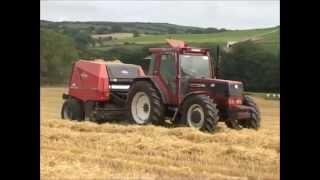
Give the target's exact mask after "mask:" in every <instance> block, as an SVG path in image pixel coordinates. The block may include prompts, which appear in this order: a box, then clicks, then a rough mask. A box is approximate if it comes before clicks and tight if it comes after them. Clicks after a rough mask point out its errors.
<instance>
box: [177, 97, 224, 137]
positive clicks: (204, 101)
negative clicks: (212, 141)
mask: <svg viewBox="0 0 320 180" xmlns="http://www.w3.org/2000/svg"><path fill="white" fill-rule="evenodd" d="M218 112H219V110H218V109H217V107H216V104H215V103H214V102H212V100H211V99H210V98H209V97H208V96H206V95H202V94H200V95H193V96H191V97H189V98H188V99H187V100H186V101H185V102H184V103H183V105H182V117H181V118H180V119H179V120H178V124H179V125H183V126H189V127H192V128H195V129H199V130H201V131H207V132H213V131H214V130H215V129H216V128H217V124H218V120H219V115H218Z"/></svg>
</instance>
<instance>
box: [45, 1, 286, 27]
mask: <svg viewBox="0 0 320 180" xmlns="http://www.w3.org/2000/svg"><path fill="white" fill-rule="evenodd" d="M40 5H41V9H40V12H41V13H40V19H42V20H49V21H118V22H162V23H172V24H178V25H187V26H197V27H216V28H227V29H250V28H263V27H271V26H277V25H280V1H279V0H267V1H266V0H265V1H263V0H249V1H240V0H236V1H107V0H104V1H102V0H100V1H89V0H82V1H76V0H73V1H63V0H58V1H54V0H47V1H40Z"/></svg>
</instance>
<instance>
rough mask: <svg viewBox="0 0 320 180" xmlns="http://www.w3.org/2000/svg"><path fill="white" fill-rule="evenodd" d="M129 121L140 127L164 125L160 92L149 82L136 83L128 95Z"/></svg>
mask: <svg viewBox="0 0 320 180" xmlns="http://www.w3.org/2000/svg"><path fill="white" fill-rule="evenodd" d="M128 110H129V121H130V122H131V123H136V124H140V125H144V124H149V123H152V124H155V125H160V124H164V120H165V116H164V110H165V108H164V105H163V103H162V100H161V97H160V94H159V92H158V91H157V90H156V89H155V88H154V86H153V85H152V84H151V83H149V82H147V81H138V82H135V83H134V84H133V85H132V87H131V88H130V91H129V94H128Z"/></svg>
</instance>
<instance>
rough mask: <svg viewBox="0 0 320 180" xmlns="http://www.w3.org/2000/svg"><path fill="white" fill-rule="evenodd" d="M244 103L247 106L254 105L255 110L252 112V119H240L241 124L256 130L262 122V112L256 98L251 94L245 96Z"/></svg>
mask: <svg viewBox="0 0 320 180" xmlns="http://www.w3.org/2000/svg"><path fill="white" fill-rule="evenodd" d="M243 104H244V105H246V106H250V107H252V108H253V109H254V110H253V112H252V114H251V116H252V117H251V118H250V119H245V120H242V121H239V124H240V125H242V127H244V128H249V129H256V130H257V129H259V128H260V122H261V113H260V110H259V107H258V105H257V104H256V103H255V102H254V100H253V99H252V98H251V97H250V96H244V101H243Z"/></svg>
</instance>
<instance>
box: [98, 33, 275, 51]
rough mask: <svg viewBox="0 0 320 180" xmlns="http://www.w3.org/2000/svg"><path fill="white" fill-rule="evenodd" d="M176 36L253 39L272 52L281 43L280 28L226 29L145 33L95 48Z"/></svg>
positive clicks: (210, 40)
mask: <svg viewBox="0 0 320 180" xmlns="http://www.w3.org/2000/svg"><path fill="white" fill-rule="evenodd" d="M167 38H174V39H179V40H184V41H186V42H188V43H189V44H191V45H194V46H198V45H199V44H200V45H201V44H220V45H222V46H224V45H226V43H227V42H228V41H244V40H248V39H251V40H253V41H254V42H256V43H257V44H260V45H261V46H263V47H264V48H265V49H266V50H267V51H269V52H271V53H277V52H278V50H279V45H280V28H278V27H276V28H265V29H254V30H238V31H226V32H219V33H210V34H161V35H144V36H140V37H127V38H119V39H114V40H111V41H104V42H103V46H96V47H94V48H93V49H97V50H108V49H110V48H111V47H114V46H122V47H126V48H130V46H143V45H150V44H152V45H155V46H159V45H161V44H165V39H167Z"/></svg>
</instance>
